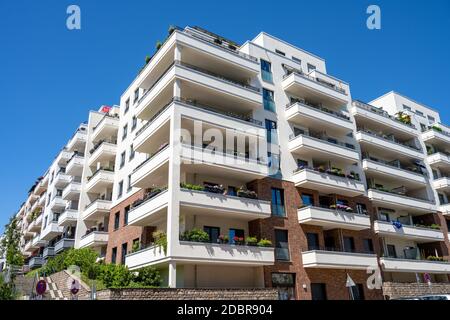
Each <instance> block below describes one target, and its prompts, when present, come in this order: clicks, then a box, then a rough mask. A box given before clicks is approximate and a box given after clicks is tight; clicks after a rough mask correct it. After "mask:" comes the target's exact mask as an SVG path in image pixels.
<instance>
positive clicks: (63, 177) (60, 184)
mask: <svg viewBox="0 0 450 320" xmlns="http://www.w3.org/2000/svg"><path fill="white" fill-rule="evenodd" d="M70 179H71V176H69V175H68V174H66V173H65V172H63V171H60V172H59V173H58V174H57V175H56V177H55V180H54V183H55V187H57V188H64V187H65V186H67V185H68V184H69V183H70Z"/></svg>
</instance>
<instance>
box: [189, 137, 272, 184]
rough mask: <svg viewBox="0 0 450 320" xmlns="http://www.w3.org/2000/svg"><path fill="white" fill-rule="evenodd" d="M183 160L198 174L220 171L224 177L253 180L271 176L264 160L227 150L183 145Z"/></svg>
mask: <svg viewBox="0 0 450 320" xmlns="http://www.w3.org/2000/svg"><path fill="white" fill-rule="evenodd" d="M181 160H182V163H183V165H185V166H186V167H188V166H193V167H195V168H196V169H195V170H196V173H199V174H201V173H205V174H207V172H209V171H210V170H211V169H214V170H219V171H220V173H219V174H222V175H226V176H228V177H234V178H237V179H240V180H242V179H245V180H253V179H260V178H264V177H266V176H267V175H269V167H268V165H267V162H266V161H265V160H263V159H259V158H258V159H252V158H250V157H249V155H248V154H239V153H237V152H234V151H231V150H226V152H225V151H219V150H218V151H214V150H212V149H209V148H208V147H200V146H193V145H189V144H182V148H181Z"/></svg>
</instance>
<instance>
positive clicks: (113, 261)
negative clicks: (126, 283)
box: [111, 247, 117, 264]
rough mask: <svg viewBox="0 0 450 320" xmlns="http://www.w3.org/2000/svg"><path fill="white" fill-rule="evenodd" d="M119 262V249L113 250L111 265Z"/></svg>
mask: <svg viewBox="0 0 450 320" xmlns="http://www.w3.org/2000/svg"><path fill="white" fill-rule="evenodd" d="M116 260H117V247H114V248H112V250H111V263H112V264H114V263H116Z"/></svg>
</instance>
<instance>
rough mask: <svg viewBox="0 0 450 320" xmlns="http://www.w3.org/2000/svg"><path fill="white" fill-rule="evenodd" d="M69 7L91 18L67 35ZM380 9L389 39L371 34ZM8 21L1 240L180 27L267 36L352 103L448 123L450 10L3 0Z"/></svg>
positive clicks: (1, 20)
mask: <svg viewBox="0 0 450 320" xmlns="http://www.w3.org/2000/svg"><path fill="white" fill-rule="evenodd" d="M70 4H77V5H79V6H80V8H81V18H82V21H81V27H82V29H81V30H79V31H69V30H68V29H67V28H66V18H67V14H66V8H67V7H68V6H69V5H70ZM370 4H377V5H379V6H380V7H381V17H382V29H381V30H378V31H377V30H376V31H371V30H368V29H367V28H366V19H367V14H366V13H365V12H366V8H367V7H368V5H370ZM0 14H1V15H0V44H1V50H0V92H1V102H2V117H3V119H4V120H3V121H2V125H1V126H0V134H1V137H2V139H0V144H1V150H3V151H2V154H3V156H2V157H1V158H0V170H1V177H2V180H3V181H2V183H1V184H0V197H1V201H0V225H1V226H0V232H1V230H2V229H3V225H4V224H5V223H6V222H7V220H8V217H9V216H11V215H12V214H13V213H14V212H16V211H17V209H18V208H19V206H20V204H21V203H22V201H23V200H25V198H26V194H27V191H28V189H29V187H30V186H31V185H32V183H33V182H34V180H35V179H36V178H37V177H38V176H39V175H41V174H42V173H44V171H45V170H46V168H47V167H48V165H49V164H50V162H51V161H52V159H53V158H54V156H55V155H56V153H57V151H58V150H59V149H60V148H61V147H62V146H63V145H64V144H65V143H66V142H67V140H68V138H69V137H70V136H71V134H72V133H73V130H75V128H76V126H77V125H78V124H79V123H80V122H82V121H84V120H86V118H87V112H88V111H89V110H90V109H97V108H98V107H99V106H100V105H102V104H114V103H118V100H119V97H120V95H121V93H122V92H123V91H124V90H125V89H126V88H127V86H128V84H129V83H130V82H131V81H132V80H133V78H134V77H135V75H136V73H137V72H138V70H139V68H140V67H141V66H142V65H143V63H144V59H145V56H146V55H151V54H152V53H153V51H154V47H155V42H156V41H157V40H163V39H164V37H165V35H166V33H167V28H168V26H169V25H171V24H174V25H178V26H182V27H184V26H185V25H198V26H202V27H204V28H206V29H209V30H211V31H213V32H215V33H218V34H221V35H223V36H224V37H226V38H230V39H233V40H235V41H236V42H244V41H245V40H247V39H251V38H253V37H254V36H256V35H257V34H258V33H259V32H260V31H265V32H267V33H270V34H273V35H275V36H277V37H279V38H281V39H283V40H286V41H287V42H290V43H293V44H295V45H297V46H299V47H301V48H303V49H305V50H308V51H310V52H312V53H314V54H317V55H319V56H321V57H323V58H325V59H326V61H327V69H328V72H329V73H330V74H332V75H334V76H336V77H338V78H341V79H343V80H345V81H347V82H349V83H350V85H351V91H352V96H353V98H357V99H362V100H371V99H372V98H374V97H377V96H379V95H381V94H383V93H385V92H387V91H390V90H396V91H398V92H400V93H403V94H405V95H408V96H410V97H412V98H414V99H416V100H417V101H420V102H423V103H425V104H427V105H429V106H431V107H434V108H437V109H438V110H440V111H441V114H442V120H443V122H445V123H449V124H450V111H449V101H450V93H449V91H448V89H449V84H450V81H449V74H450V59H449V57H450V53H449V51H450V41H449V39H450V19H449V15H450V1H447V0H433V1H431V0H427V1H422V0H416V1H406V0H405V1H402V0H396V1H357V0H352V1H350V0H348V1H320V0H314V1H300V0H296V1H277V2H267V4H266V2H264V1H260V2H254V1H242V0H240V1H234V0H228V1H226V2H222V1H182V2H180V3H177V1H158V2H156V1H138V0H134V1H131V0H128V1H124V0H117V1H106V0H102V1H92V0H89V1H85V0H72V1H64V0H58V1H51V0H41V1H31V0H30V1H23V0H2V1H1V2H0Z"/></svg>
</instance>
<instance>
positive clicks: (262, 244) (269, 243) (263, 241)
mask: <svg viewBox="0 0 450 320" xmlns="http://www.w3.org/2000/svg"><path fill="white" fill-rule="evenodd" d="M271 246H272V241H270V240H267V239H264V238H263V239H261V240H259V242H258V247H271Z"/></svg>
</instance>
